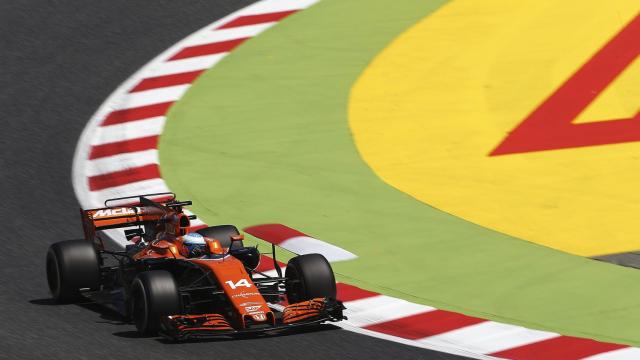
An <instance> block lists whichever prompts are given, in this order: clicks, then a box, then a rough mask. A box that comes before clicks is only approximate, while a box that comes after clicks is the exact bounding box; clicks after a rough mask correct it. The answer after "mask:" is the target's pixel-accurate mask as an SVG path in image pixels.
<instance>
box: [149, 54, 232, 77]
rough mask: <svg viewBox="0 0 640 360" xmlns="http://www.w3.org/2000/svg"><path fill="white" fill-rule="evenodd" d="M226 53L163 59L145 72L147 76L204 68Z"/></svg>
mask: <svg viewBox="0 0 640 360" xmlns="http://www.w3.org/2000/svg"><path fill="white" fill-rule="evenodd" d="M227 54H228V53H221V54H214V55H209V56H198V57H195V58H187V59H182V60H172V61H165V62H161V63H158V64H154V66H151V67H149V71H148V72H146V73H145V75H147V78H150V77H156V76H163V75H172V74H180V73H184V72H189V71H196V70H206V69H208V68H210V67H212V66H214V65H215V64H217V63H218V62H219V61H220V60H222V59H223V58H224V57H225V56H227Z"/></svg>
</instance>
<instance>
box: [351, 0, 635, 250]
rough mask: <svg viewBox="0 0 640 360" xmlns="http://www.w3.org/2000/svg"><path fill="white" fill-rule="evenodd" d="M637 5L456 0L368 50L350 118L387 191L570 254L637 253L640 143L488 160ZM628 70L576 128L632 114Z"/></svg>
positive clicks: (631, 1)
mask: <svg viewBox="0 0 640 360" xmlns="http://www.w3.org/2000/svg"><path fill="white" fill-rule="evenodd" d="M639 11H640V3H639V2H638V1H637V0H611V1H607V2H603V1H584V0H582V1H567V0H563V1H539V0H521V1H509V0H487V1H474V0H454V1H451V2H450V3H448V4H446V5H445V6H443V7H442V8H441V9H439V10H438V11H436V12H435V13H433V14H432V15H431V16H428V17H426V18H425V19H423V20H422V21H420V22H419V23H417V24H416V25H415V26H413V27H412V28H410V29H409V30H407V31H406V32H405V33H404V34H402V35H401V36H400V37H398V38H397V39H396V40H395V41H394V42H392V43H391V44H390V45H389V46H388V47H387V48H386V49H385V50H384V51H383V52H382V53H380V54H379V55H378V56H377V57H376V58H375V59H374V60H373V61H372V63H371V64H370V66H369V67H368V68H367V69H366V70H365V71H364V72H363V73H362V75H361V77H360V78H359V79H358V81H357V82H356V83H355V84H354V86H353V88H352V91H351V95H350V105H349V122H350V126H351V129H352V132H353V136H354V139H355V143H356V146H357V148H358V150H359V152H360V154H361V156H362V157H363V159H364V160H365V161H366V162H367V164H368V165H369V166H370V167H371V168H372V169H373V171H375V173H376V174H377V175H378V176H379V177H380V178H381V179H383V180H384V181H385V182H387V183H388V184H390V185H391V186H393V187H395V188H397V189H399V190H401V191H403V192H405V193H407V194H409V195H411V196H413V197H415V198H416V199H418V200H420V201H422V202H424V203H426V204H429V205H431V206H434V207H436V208H438V209H441V210H443V211H445V212H448V213H451V214H453V215H456V216H459V217H461V218H464V219H466V220H468V221H471V222H473V223H476V224H479V225H481V226H485V227H488V228H491V229H494V230H496V231H499V232H504V233H507V234H509V235H513V236H516V237H519V238H521V239H524V240H528V241H532V242H535V243H538V244H541V245H545V246H549V247H552V248H556V249H559V250H563V251H566V252H569V253H573V254H578V255H586V256H589V255H598V254H607V253H614V252H622V251H630V250H636V249H640V221H639V220H638V219H640V191H638V189H639V188H640V142H626V143H617V144H605V145H598V146H586V147H577V148H565V149H556V150H547V151H533V152H526V153H513V154H507V155H501V156H489V153H491V151H492V150H493V149H494V148H496V146H497V145H499V144H500V143H501V142H502V141H503V140H504V139H505V138H506V137H507V135H508V134H509V132H510V131H512V130H513V129H515V128H516V127H517V126H518V125H519V124H520V123H522V121H523V120H524V119H525V118H526V117H527V116H528V115H529V114H530V113H531V112H532V111H534V110H535V109H536V108H537V107H538V106H540V104H542V103H543V102H544V101H545V99H547V98H548V97H549V96H551V95H552V94H553V93H554V92H555V91H556V90H557V89H558V88H560V87H561V86H562V85H563V84H564V83H565V82H566V81H567V79H569V78H570V77H571V76H572V75H573V74H574V73H575V72H576V71H578V69H580V68H581V67H582V66H583V65H584V64H585V63H587V62H588V61H589V60H590V59H591V58H592V57H593V56H594V54H596V53H597V52H598V51H599V50H600V49H601V48H603V47H604V46H605V45H606V44H607V43H608V42H609V41H610V40H611V39H612V38H614V37H615V36H616V34H618V33H619V32H620V31H621V30H622V29H623V28H625V26H626V25H627V24H628V23H629V22H631V21H632V20H633V19H634V18H636V17H637V16H638V14H639ZM639 105H640V64H639V61H638V59H637V58H636V59H635V61H634V62H632V63H631V65H629V66H628V67H626V68H625V69H624V71H622V72H621V73H620V75H619V76H617V77H616V78H615V80H614V81H612V82H611V83H610V84H609V86H608V87H607V88H606V89H604V90H603V91H602V92H601V93H600V94H599V95H598V96H597V97H596V98H595V100H593V101H592V102H591V103H590V104H589V106H587V107H586V108H585V109H584V110H583V111H582V113H581V114H580V115H578V116H577V117H576V118H575V119H574V120H573V122H574V123H586V122H599V121H608V120H612V119H619V118H621V117H627V118H632V117H634V116H637V114H638V108H639Z"/></svg>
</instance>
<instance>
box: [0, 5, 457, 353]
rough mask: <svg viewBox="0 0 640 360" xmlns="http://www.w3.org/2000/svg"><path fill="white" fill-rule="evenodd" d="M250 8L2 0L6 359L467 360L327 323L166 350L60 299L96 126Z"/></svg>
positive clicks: (109, 317)
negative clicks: (127, 94)
mask: <svg viewBox="0 0 640 360" xmlns="http://www.w3.org/2000/svg"><path fill="white" fill-rule="evenodd" d="M248 3H250V1H240V0H233V1H216V2H215V3H214V2H212V1H191V2H188V3H187V2H182V1H181V2H175V1H146V0H145V1H142V0H139V1H130V0H112V1H92V2H89V1H81V2H78V1H19V2H17V1H4V2H0V49H1V50H0V125H1V132H0V134H1V135H0V139H1V142H0V149H1V152H0V190H2V191H1V195H0V218H1V219H2V221H3V222H4V224H3V225H2V239H1V241H2V243H1V244H0V246H1V248H0V269H1V270H2V273H1V275H0V281H1V283H0V285H1V286H0V359H2V358H6V359H34V358H49V359H62V358H64V359H82V358H98V357H100V358H118V359H129V358H130V359H141V358H174V359H175V358H189V359H199V358H202V359H204V358H207V359H210V358H218V359H224V358H229V359H230V358H238V357H242V358H244V359H254V358H255V359H257V358H276V357H277V358H302V357H304V358H306V359H316V358H317V359H320V358H322V359H338V358H339V359H389V358H392V357H393V358H394V359H459V358H460V357H457V356H453V355H448V354H441V353H436V352H432V351H428V350H424V349H419V348H413V347H410V346H405V345H400V344H397V343H393V342H388V341H384V340H378V339H374V338H370V337H367V336H364V335H359V334H356V333H352V332H348V331H344V330H341V329H338V328H335V327H333V326H324V327H321V328H319V329H317V331H314V332H306V333H303V334H294V335H287V336H280V337H267V338H260V339H246V340H236V341H210V342H199V343H190V344H167V343H164V342H162V341H160V340H159V339H156V338H139V337H138V336H137V334H136V332H135V331H134V330H135V329H134V327H133V326H132V325H130V324H124V323H122V322H121V321H120V319H119V318H118V317H116V316H114V315H113V314H111V313H109V312H106V311H104V310H101V309H100V308H99V307H96V306H95V305H92V304H85V305H77V304H75V305H74V304H71V305H58V304H55V303H53V302H52V301H51V300H49V294H48V290H47V286H46V280H45V272H44V258H45V254H46V250H47V246H48V245H49V244H50V243H53V242H56V241H60V240H65V239H72V238H78V237H80V236H81V224H80V221H79V216H78V203H77V200H76V198H75V195H74V192H73V189H72V185H71V161H72V158H73V153H74V149H75V145H76V142H77V140H78V137H79V136H80V133H81V131H82V129H83V128H84V126H85V124H86V122H87V121H88V119H89V118H90V116H91V115H92V113H93V112H94V111H95V110H96V109H97V107H98V106H99V105H100V104H101V103H102V101H103V100H104V99H105V98H106V97H107V96H108V95H109V94H110V92H111V91H113V90H114V89H115V88H116V87H117V86H118V85H119V84H120V83H121V82H122V81H124V80H125V79H126V78H127V77H128V76H129V75H131V74H132V73H133V72H134V71H136V70H137V69H138V68H140V67H141V66H142V65H144V64H145V63H146V62H147V61H149V60H150V59H151V58H153V57H154V56H156V55H157V54H159V53H160V52H161V51H163V50H164V49H166V48H167V47H168V46H170V45H172V44H173V43H175V42H176V41H178V40H180V39H182V38H183V37H185V36H187V35H188V34H190V33H192V32H193V31H195V30H197V29H199V28H200V27H202V26H204V25H206V24H208V23H211V22H212V21H213V20H215V19H217V18H220V17H222V16H224V15H226V14H228V13H230V12H232V11H234V10H236V9H239V8H241V7H243V6H246V5H247V4H248Z"/></svg>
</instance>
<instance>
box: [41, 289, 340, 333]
mask: <svg viewBox="0 0 640 360" xmlns="http://www.w3.org/2000/svg"><path fill="white" fill-rule="evenodd" d="M29 303H31V304H33V305H38V306H80V307H82V308H83V309H86V310H89V311H93V312H94V313H97V314H98V315H100V319H102V320H103V321H97V322H101V323H109V324H113V325H129V326H131V327H133V325H132V324H131V323H130V322H127V321H126V320H125V319H124V318H123V317H122V316H121V315H120V314H118V313H117V312H115V311H113V310H111V309H109V308H106V307H104V306H102V305H100V304H98V303H96V302H93V301H91V300H89V299H87V301H86V302H76V303H68V304H65V303H59V302H56V301H55V300H53V299H51V298H45V299H34V300H29ZM332 330H342V329H341V328H340V327H338V326H335V325H331V324H318V325H310V326H303V327H299V328H293V329H285V330H281V331H277V332H272V333H268V334H244V335H234V336H220V337H213V338H209V339H197V340H188V341H180V342H176V341H172V340H169V339H165V338H162V337H157V336H148V335H143V334H140V333H139V332H138V331H136V330H134V329H132V330H126V331H117V332H114V333H113V335H114V336H117V337H121V338H126V339H155V340H156V341H158V342H160V343H163V344H182V343H207V342H224V341H238V340H256V339H266V338H272V337H285V336H292V335H301V334H308V333H317V332H324V331H332Z"/></svg>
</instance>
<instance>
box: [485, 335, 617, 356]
mask: <svg viewBox="0 0 640 360" xmlns="http://www.w3.org/2000/svg"><path fill="white" fill-rule="evenodd" d="M626 347H628V346H626V345H619V344H611V343H605V342H598V341H595V340H591V339H582V338H577V337H573V336H559V337H557V338H553V339H549V340H544V341H539V342H536V343H533V344H529V345H524V346H520V347H516V348H513V349H508V350H504V351H500V352H497V353H493V354H491V355H492V356H496V357H500V358H506V359H518V360H529V359H547V360H573V359H582V358H584V357H587V356H591V355H595V354H600V353H604V352H608V351H613V350H618V349H622V348H626Z"/></svg>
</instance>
